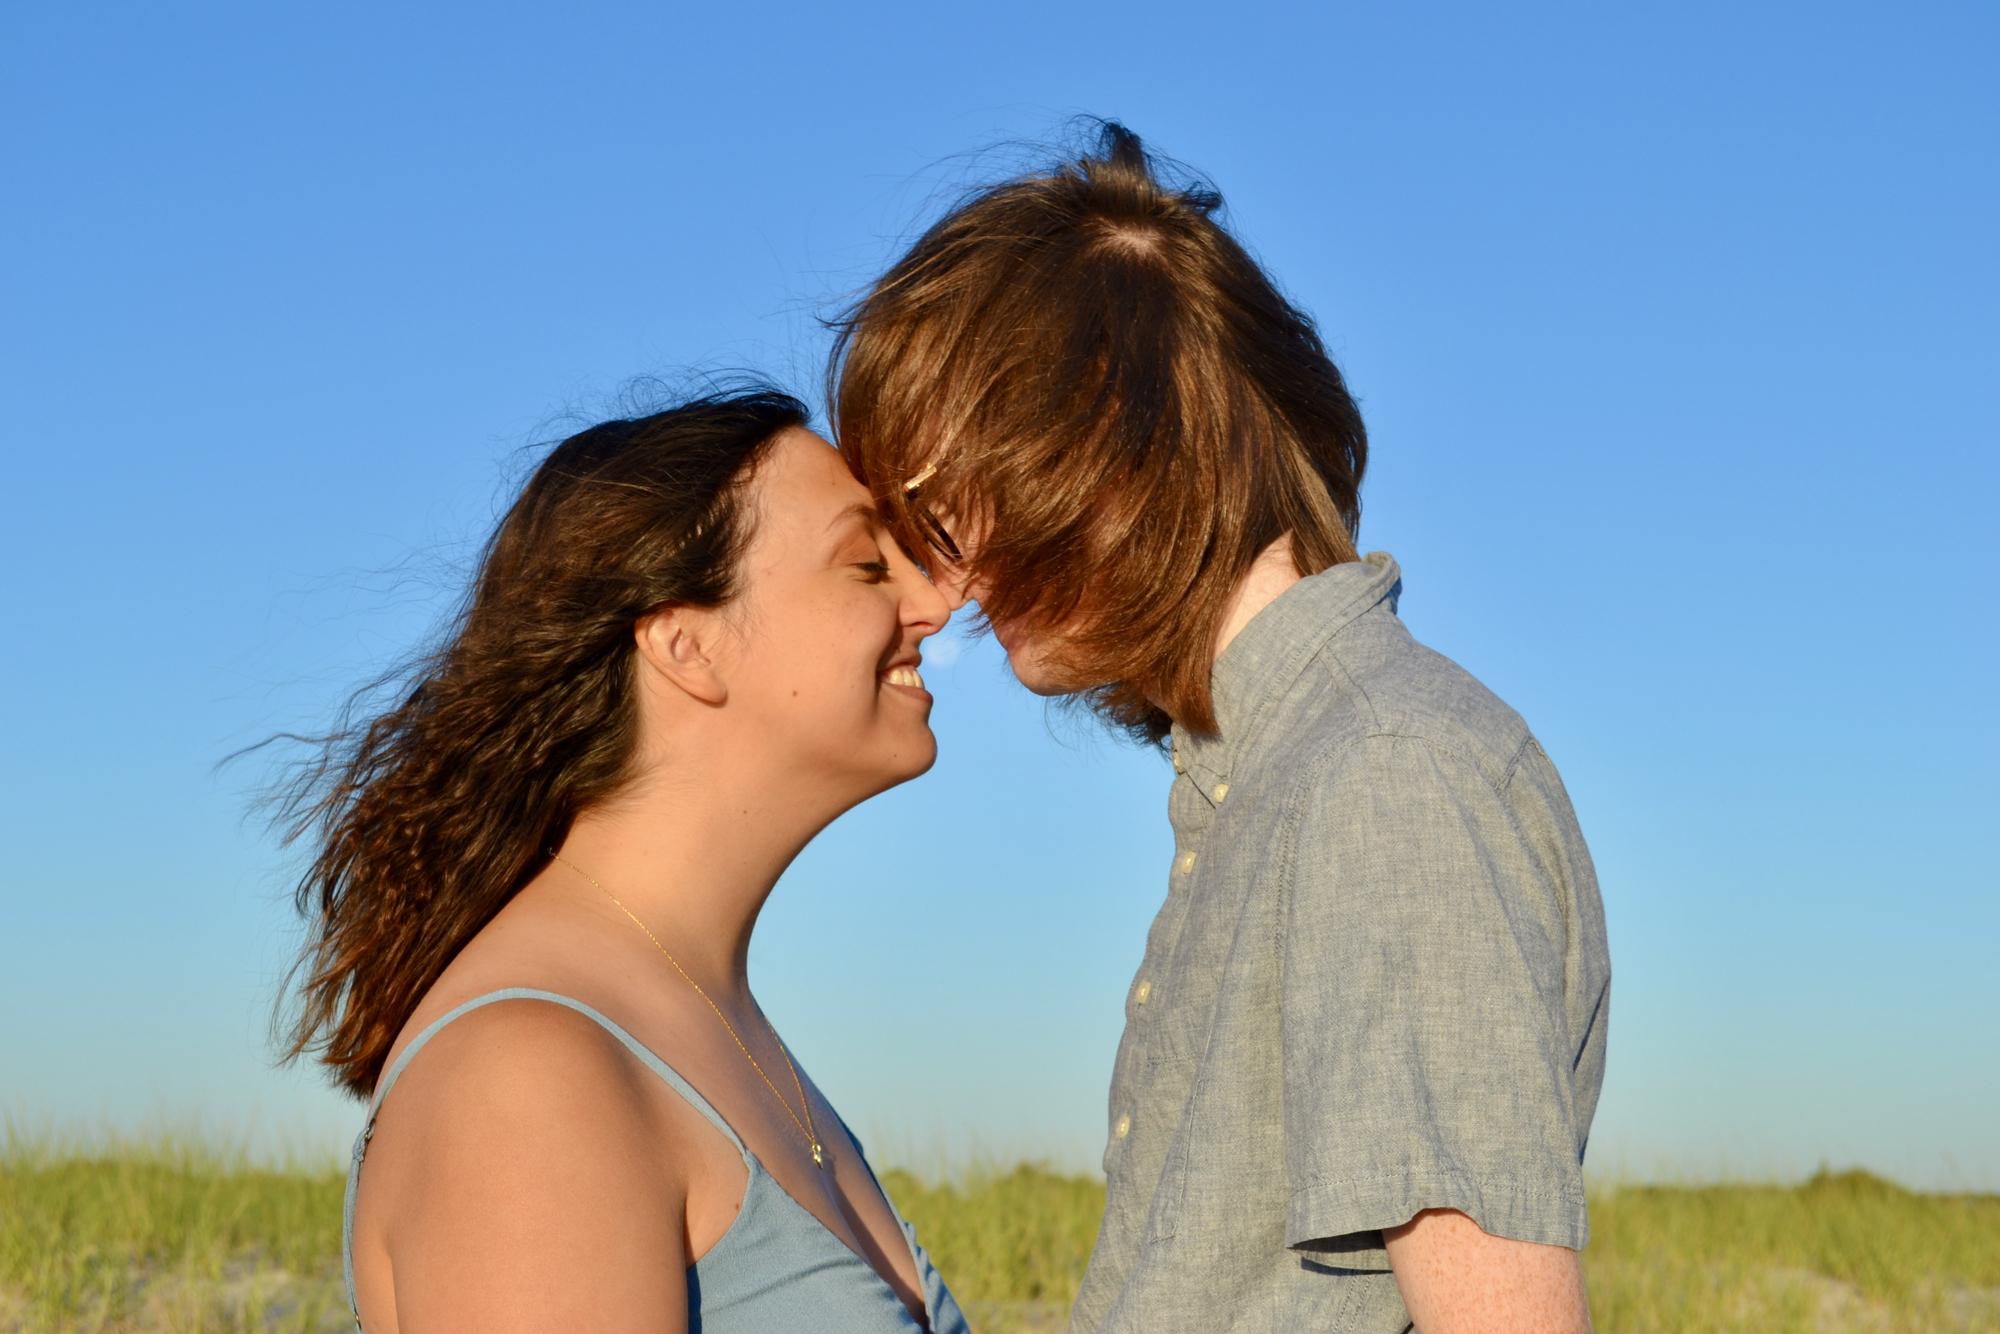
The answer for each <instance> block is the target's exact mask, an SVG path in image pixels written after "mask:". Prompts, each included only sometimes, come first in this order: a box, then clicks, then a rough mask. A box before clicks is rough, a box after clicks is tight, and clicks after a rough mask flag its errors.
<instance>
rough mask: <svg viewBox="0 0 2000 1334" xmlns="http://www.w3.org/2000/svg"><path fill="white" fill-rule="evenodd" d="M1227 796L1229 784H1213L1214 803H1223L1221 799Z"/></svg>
mask: <svg viewBox="0 0 2000 1334" xmlns="http://www.w3.org/2000/svg"><path fill="white" fill-rule="evenodd" d="M1228 796H1229V784H1227V783H1217V784H1216V785H1215V804H1216V805H1218V806H1220V805H1221V804H1222V803H1223V801H1224V800H1225V799H1227V798H1228Z"/></svg>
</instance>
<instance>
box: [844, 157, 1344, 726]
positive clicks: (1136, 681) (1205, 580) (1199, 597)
mask: <svg viewBox="0 0 2000 1334" xmlns="http://www.w3.org/2000/svg"><path fill="white" fill-rule="evenodd" d="M1174 172H1175V175H1176V176H1177V177H1179V178H1180V182H1179V183H1174V182H1172V181H1170V180H1168V179H1167V176H1168V173H1169V169H1168V168H1167V167H1165V165H1164V164H1162V163H1159V162H1157V161H1156V160H1155V159H1153V158H1152V157H1150V156H1149V155H1148V154H1147V152H1146V151H1145V149H1144V148H1143V147H1142V145H1141V144H1140V142H1139V139H1138V136H1136V135H1134V134H1133V133H1131V132H1130V131H1129V130H1127V129H1125V128H1124V127H1123V126H1120V125H1117V124H1113V123H1102V124H1100V126H1099V137H1098V142H1097V144H1096V145H1095V148H1094V151H1091V152H1087V153H1084V154H1082V155H1081V156H1078V157H1076V158H1074V159H1072V160H1069V161H1065V162H1063V163H1061V164H1060V165H1058V166H1056V167H1054V168H1052V169H1049V170H1047V171H1042V172H1037V173H1034V174H1030V175H1027V176H1022V177H1019V178H1016V179H1013V180H1009V181H1006V182H1004V183H1002V184H999V185H995V186H991V187H988V188H985V189H982V190H980V191H978V192H977V193H974V194H973V195H971V196H970V197H969V198H967V199H965V200H964V201H962V202H961V203H960V204H959V205H958V206H957V207H955V208H953V209H952V210H951V211H950V212H949V213H947V214H946V215H945V216H944V217H943V218H941V219H940V220H939V221H938V222H937V223H935V224H934V225H933V226H932V227H931V228H930V229H929V230H928V231H926V232H925V233H924V235H923V236H922V238H921V239H919V240H918V241H917V243H916V245H915V246H914V247H912V248H911V250H910V251H909V253H908V254H906V255H904V256H903V257H902V259H900V260H898V261H897V262H896V264H895V265H894V267H892V268H891V269H890V270H889V271H888V272H887V273H886V274H884V275H883V276H882V278H881V279H880V281H878V282H877V283H876V284H875V285H874V286H873V287H872V288H871V289H870V290H869V291H868V292H867V293H866V294H865V295H864V296H863V297H862V298H861V299H860V300H859V301H858V302H857V303H856V304H855V305H854V307H853V308H852V309H851V310H849V311H847V312H846V313H845V314H844V315H843V316H841V317H840V318H839V319H837V320H836V321H835V322H834V327H835V331H836V343H835V348H834V352H833V357H832V360H831V362H830V363H829V368H828V398H829V402H830V407H831V411H832V413H833V418H834V426H835V430H836V434H837V436H838V440H839V444H840V447H841V451H842V453H843V454H844V455H845V456H846V458H847V461H848V466H849V467H850V468H851V469H852V470H853V472H854V474H855V476H856V477H857V478H859V479H860V480H861V482H862V483H863V484H864V485H866V486H868V487H869V489H870V491H871V492H872V493H873V494H874V496H875V498H876V500H877V502H878V504H880V505H881V507H882V508H883V510H884V511H885V513H886V514H887V515H888V516H889V517H890V519H891V520H892V526H893V527H894V528H895V529H896V530H897V537H898V538H899V539H900V540H902V542H903V544H904V545H905V546H906V547H907V548H908V549H909V550H911V551H922V550H924V546H923V543H924V533H923V531H922V529H921V528H920V527H919V526H918V524H917V522H916V521H915V519H914V518H913V516H912V514H911V512H910V508H909V506H908V505H907V504H906V503H905V498H904V492H903V484H904V483H905V482H906V481H907V480H908V479H910V478H912V477H914V476H916V475H917V474H918V473H919V471H920V470H922V469H923V468H925V467H928V466H930V465H933V464H935V465H936V471H935V473H934V474H933V475H932V476H931V477H930V478H929V479H928V480H926V481H925V482H924V485H923V493H922V499H923V501H924V502H925V503H926V504H927V505H929V506H930V507H932V508H933V510H935V511H938V512H942V513H945V514H947V515H949V516H952V517H954V518H956V519H958V520H960V521H961V522H963V521H966V520H968V519H969V520H971V521H972V522H973V523H974V524H975V525H976V526H977V527H980V528H982V529H983V530H984V531H985V532H987V533H988V534H989V537H988V540H986V541H985V542H983V543H982V544H980V546H979V548H978V549H977V550H976V551H973V552H970V553H968V556H969V570H968V573H969V574H970V575H971V576H972V577H973V579H974V580H975V581H976V582H981V583H983V585H984V587H985V589H986V592H985V593H984V596H983V597H982V599H981V607H980V610H981V612H982V613H983V614H984V617H985V619H986V620H987V621H989V622H993V623H1000V624H1006V623H1010V622H1016V623H1020V624H1023V625H1026V626H1030V627H1036V628H1039V629H1052V630H1053V631H1055V634H1054V643H1055V644H1056V645H1057V649H1056V653H1057V660H1058V662H1059V663H1060V665H1061V667H1062V668H1063V670H1064V674H1065V675H1066V676H1068V677H1070V678H1071V679H1074V680H1076V681H1078V682H1079V683H1081V684H1082V686H1083V692H1084V695H1085V697H1086V698H1087V699H1088V701H1089V702H1090V703H1091V704H1092V706H1093V707H1095V708H1096V709H1097V710H1098V712H1099V713H1100V714H1101V715H1102V716H1104V717H1105V718H1106V719H1107V720H1109V721H1110V722H1112V723H1113V724H1115V725H1118V726H1120V727H1123V728H1125V729H1126V730H1128V731H1130V732H1131V733H1133V734H1134V735H1137V736H1139V737H1143V738H1146V739H1149V740H1152V741H1158V740H1159V739H1160V738H1162V737H1163V736H1165V735H1166V732H1167V730H1168V727H1169V725H1170V724H1171V722H1173V721H1176V720H1177V721H1179V722H1180V723H1181V724H1183V725H1184V726H1186V727H1188V728H1189V729H1190V730H1192V731H1195V732H1197V733H1212V732H1213V731H1214V730H1215V710H1214V704H1213V701H1212V699H1211V697H1210V692H1209V675H1210V667H1211V664H1212V660H1213V645H1214V642H1215V639H1216V636H1217V634H1218V633H1219V630H1220V627H1221V622H1222V618H1223V615H1224V613H1225V611H1226V609H1227V606H1228V602H1229V599H1230V595H1231V593H1232V592H1233V591H1234V590H1235V588H1236V587H1237V585H1238V583H1239V582H1240V581H1241V579H1242V577H1243V576H1244V574H1245V573H1246V572H1247V571H1248V570H1249V569H1250V566H1251V564H1252V563H1253V561H1254V560H1255V559H1256V556H1257V554H1258V553H1259V552H1260V551H1262V550H1263V549H1264V548H1265V547H1266V546H1268V545H1269V544H1270V543H1272V542H1274V541H1276V540H1277V539H1278V538H1279V537H1281V536H1283V535H1284V534H1286V533H1289V534H1291V539H1292V553H1293V561H1294V564H1295V565H1296V566H1297V567H1298V570H1299V573H1301V574H1313V573H1317V572H1318V571H1320V570H1323V569H1325V568H1327V567H1328V566H1330V565H1334V564H1337V563H1339V562H1342V561H1350V560H1353V559H1355V547H1354V534H1355V530H1356V527H1357V525H1358V524H1359V522H1360V517H1361V502H1360V494H1359V492H1360V485H1361V474H1362V470H1363V468H1364V466H1365V464H1366V460H1367V434H1366V432H1365V430H1364V429H1363V427H1362V423H1361V414H1360V411H1359V410H1358V409H1357V408H1356V407H1355V404H1354V400H1353V398H1352V397H1351V396H1350V395H1349V394H1348V391H1347V386H1346V384H1345V382H1344V381H1343V380H1342V378H1341V375H1340V371H1339V370H1338V369H1337V368H1336V367H1335V366H1334V364H1333V360H1332V358H1330V357H1329V356H1328V355H1327V351H1326V348H1325V346H1324V344H1323V343H1322V342H1321V341H1320V337H1319V334H1318V332H1317V331H1316V330H1315V328H1314V326H1313V322H1312V320H1311V319H1310V318H1309V317H1307V316H1306V315H1305V313H1304V312H1302V311H1300V310H1299V309H1298V308H1297V307H1295V306H1293V305H1292V304H1291V303H1290V302H1289V301H1287V300H1286V299H1285V297H1284V296H1283V295H1282V294H1281V293H1280V292H1279V290H1278V288H1277V286H1276V284H1274V283H1273V282H1272V281H1271V279H1270V277H1269V276H1268V275H1267V274H1265V273H1264V271H1263V270H1262V269H1261V268H1260V267H1259V266H1258V264H1257V262H1256V261H1255V260H1253V259H1252V258H1251V257H1250V255H1249V254H1248V253H1247V252H1246V251H1245V250H1244V248H1243V247H1242V245H1240V244H1239V243H1238V242H1237V241H1236V239H1235V238H1234V237H1232V236H1231V235H1230V234H1229V233H1228V231H1226V230H1225V229H1224V228H1223V227H1222V225H1221V224H1220V223H1219V222H1217V221H1216V217H1215V215H1216V213H1217V211H1218V210H1219V209H1220V207H1221V203H1222V200H1221V196H1220V195H1218V194H1217V193H1216V192H1215V190H1214V189H1213V188H1212V187H1210V186H1208V185H1206V184H1204V183H1201V182H1199V181H1195V180H1192V179H1190V178H1187V177H1186V175H1185V173H1184V172H1181V171H1179V170H1178V169H1174Z"/></svg>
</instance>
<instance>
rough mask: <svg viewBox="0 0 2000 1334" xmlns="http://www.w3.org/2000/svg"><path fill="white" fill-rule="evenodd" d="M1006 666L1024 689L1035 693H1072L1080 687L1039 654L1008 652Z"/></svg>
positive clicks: (1052, 695) (1051, 696) (1046, 694)
mask: <svg viewBox="0 0 2000 1334" xmlns="http://www.w3.org/2000/svg"><path fill="white" fill-rule="evenodd" d="M1007 667H1008V669H1009V670H1010V671H1012V672H1013V673H1014V679H1015V680H1016V681H1019V682H1020V683H1021V685H1022V687H1023V688H1024V689H1026V690H1028V691H1030V692H1032V693H1034V694H1037V695H1043V696H1046V697H1049V698H1054V697H1055V696H1057V695H1073V694H1075V693H1076V692H1077V691H1078V690H1079V689H1080V688H1081V687H1079V686H1077V685H1076V684H1075V683H1074V682H1072V681H1071V680H1070V679H1069V677H1068V676H1066V675H1065V674H1063V673H1062V672H1060V671H1057V670H1056V669H1055V667H1054V666H1052V665H1051V664H1050V663H1048V662H1046V661H1044V660H1043V659H1042V657H1041V655H1039V654H1032V653H1018V654H1017V653H1011V652H1010V653H1009V654H1008V655H1007Z"/></svg>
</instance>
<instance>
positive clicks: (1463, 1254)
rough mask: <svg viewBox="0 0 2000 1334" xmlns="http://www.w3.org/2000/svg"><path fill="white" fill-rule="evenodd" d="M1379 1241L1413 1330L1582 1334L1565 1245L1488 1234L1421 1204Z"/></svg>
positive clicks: (1586, 1324)
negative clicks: (1414, 1214)
mask: <svg viewBox="0 0 2000 1334" xmlns="http://www.w3.org/2000/svg"><path fill="white" fill-rule="evenodd" d="M1382 1242H1383V1244H1384V1245H1385V1246H1386V1247H1387V1248H1388V1251H1389V1266H1390V1268H1391V1269H1393V1270H1395V1273H1396V1286H1397V1287H1399V1288H1401V1289H1402V1292H1403V1304H1404V1305H1405V1306H1407V1307H1409V1308H1410V1319H1411V1320H1413V1321H1415V1322H1416V1327H1417V1330H1418V1334H1459V1332H1460V1331H1476V1334H1510V1331H1515V1330H1518V1331H1521V1334H1589V1331H1590V1308H1589V1307H1588V1306H1587V1305H1585V1303H1584V1294H1583V1269H1582V1266H1580V1265H1579V1264H1578V1263H1577V1258H1576V1252H1575V1251H1573V1250H1571V1249H1569V1248H1568V1247H1567V1246H1546V1245H1543V1244H1542V1243H1540V1242H1534V1241H1514V1240H1511V1239H1509V1238H1507V1237H1495V1236H1492V1235H1491V1234H1489V1233H1486V1232H1483V1231H1481V1230H1480V1227H1479V1224H1477V1223H1475V1222H1473V1221H1472V1220H1471V1219H1470V1218H1468V1217H1466V1216H1465V1215H1464V1214H1462V1213H1460V1212H1459V1211H1458V1210H1456V1209H1426V1210H1424V1211H1423V1212H1422V1213H1420V1214H1418V1215H1417V1216H1416V1217H1415V1218H1412V1219H1411V1220H1410V1221H1409V1222H1407V1223H1405V1224H1403V1225H1402V1226H1401V1227H1396V1228H1385V1229H1383V1231H1382Z"/></svg>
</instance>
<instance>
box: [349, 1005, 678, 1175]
mask: <svg viewBox="0 0 2000 1334" xmlns="http://www.w3.org/2000/svg"><path fill="white" fill-rule="evenodd" d="M559 994H560V993H554V992H545V991H543V990H542V989H540V988H526V987H509V988H489V989H486V990H485V991H482V992H481V993H479V994H477V995H474V996H467V997H457V996H454V995H451V994H449V993H447V994H446V995H444V996H442V997H438V998H436V999H435V1000H434V999H432V998H431V997H426V999H425V1001H424V1002H423V1003H422V1004H420V1005H419V1006H418V1008H417V1010H416V1012H415V1013H414V1014H413V1015H412V1017H411V1019H410V1021H409V1023H408V1024H406V1025H405V1027H404V1030H403V1032H402V1033H401V1034H399V1035H398V1037H397V1039H396V1043H395V1045H394V1046H393V1047H392V1048H391V1052H390V1060H389V1063H388V1065H387V1066H386V1067H385V1077H384V1081H383V1084H382V1086H381V1087H380V1088H379V1089H378V1092H377V1094H376V1097H377V1100H378V1105H377V1108H376V1112H375V1115H376V1117H377V1118H378V1121H377V1125H376V1131H377V1133H378V1134H379V1133H383V1132H390V1133H395V1134H396V1135H397V1137H398V1138H402V1137H408V1138H411V1139H413V1140H418V1141H429V1140H432V1139H438V1140H449V1141H450V1144H451V1146H452V1148H453V1150H454V1151H455V1153H457V1154H459V1155H461V1156H468V1157H477V1155H478V1154H479V1153H480V1152H481V1151H482V1150H485V1149H491V1150H492V1151H494V1152H495V1153H501V1152H512V1153H517V1154H518V1153H528V1152H533V1153H542V1154H560V1153H562V1152H563V1150H562V1149H561V1144H562V1142H565V1141H568V1140H571V1139H581V1140H588V1141H591V1142H592V1143H593V1144H594V1145H596V1146H597V1149H598V1150H599V1151H602V1152H609V1153H613V1154H616V1153H618V1152H620V1151H621V1150H624V1149H626V1148H631V1149H635V1150H636V1149H638V1148H639V1147H641V1146H644V1145H647V1144H649V1143H653V1142H655V1138H654V1137H655V1135H656V1133H657V1129H658V1127H657V1126H656V1125H654V1124H653V1118H652V1117H651V1116H650V1115H649V1111H648V1109H649V1106H650V1104H649V1102H648V1100H647V1098H646V1097H645V1096H644V1089H643V1087H642V1085H641V1083H640V1079H639V1076H640V1075H642V1074H643V1073H644V1072H643V1071H642V1070H640V1069H638V1068H637V1067H636V1064H635V1062H634V1060H633V1058H632V1055H631V1054H630V1053H629V1052H628V1051H627V1050H626V1049H625V1046H624V1044H623V1043H622V1042H621V1041H620V1040H619V1039H618V1037H617V1035H616V1034H614V1033H613V1032H612V1031H610V1030H609V1029H607V1028H606V1027H605V1026H604V1025H603V1024H602V1023H600V1022H599V1021H598V1020H596V1019H595V1018H593V1017H591V1015H590V1014H588V1013H586V1012H584V1011H583V1010H581V1009H579V1008H576V1007H574V1006H572V1005H565V1004H562V1003H559V1001H557V1000H552V999H550V998H551V997H557V996H559ZM392 1080H393V1082H391V1081H392ZM488 1139H491V1140H492V1141H493V1142H492V1143H491V1144H487V1143H486V1142H485V1141H486V1140H488ZM426 1156H427V1157H429V1156H430V1155H426Z"/></svg>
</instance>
